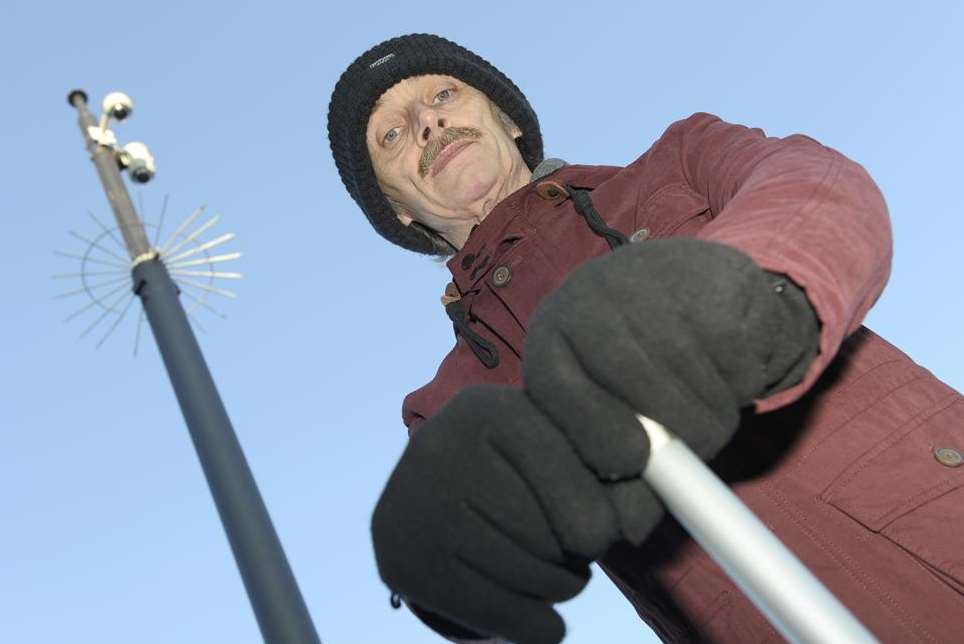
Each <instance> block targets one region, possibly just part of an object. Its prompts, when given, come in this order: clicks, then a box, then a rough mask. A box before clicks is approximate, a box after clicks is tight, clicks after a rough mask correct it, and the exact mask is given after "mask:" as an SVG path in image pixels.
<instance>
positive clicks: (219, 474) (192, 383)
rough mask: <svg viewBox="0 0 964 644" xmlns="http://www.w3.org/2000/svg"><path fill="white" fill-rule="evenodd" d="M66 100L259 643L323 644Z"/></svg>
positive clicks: (111, 179)
mask: <svg viewBox="0 0 964 644" xmlns="http://www.w3.org/2000/svg"><path fill="white" fill-rule="evenodd" d="M67 100H68V102H69V103H70V104H71V105H72V106H74V107H75V108H77V112H78V114H79V124H80V129H81V132H82V133H83V136H84V140H85V142H86V144H87V149H88V150H89V151H90V154H91V159H92V160H93V162H94V165H95V166H96V167H97V172H98V174H99V175H100V180H101V183H103V185H104V191H105V192H106V193H107V200H108V201H109V202H110V205H111V208H112V209H113V211H114V216H115V217H116V219H117V224H118V226H119V227H120V229H121V232H122V233H123V237H124V242H125V244H126V246H127V250H128V252H129V254H130V257H131V260H132V267H133V269H132V276H133V280H134V292H135V293H137V295H138V296H139V297H140V298H141V301H142V302H143V305H144V311H145V313H146V315H147V319H148V320H149V322H150V325H151V329H152V330H153V332H154V338H155V340H156V341H157V346H158V349H159V350H160V353H161V356H162V358H163V360H164V365H165V367H167V372H168V375H169V377H170V379H171V384H172V385H173V387H174V393H175V394H176V396H177V400H178V403H179V404H180V407H181V412H182V413H183V414H184V420H185V421H186V423H187V426H188V430H189V432H190V434H191V439H192V440H193V441H194V447H195V449H196V450H197V454H198V458H199V459H200V461H201V467H202V469H203V470H204V475H205V477H206V478H207V481H208V486H209V487H210V489H211V494H212V495H213V496H214V502H215V505H216V506H217V509H218V513H219V514H220V516H221V522H222V524H223V525H224V530H225V532H226V533H227V536H228V541H229V542H230V544H231V549H232V550H233V552H234V558H235V561H236V562H237V565H238V569H239V571H240V572H241V578H242V579H243V580H244V584H245V588H246V589H247V592H248V598H249V599H250V601H251V605H252V607H253V609H254V614H255V617H256V618H257V621H258V626H259V627H260V629H261V634H262V636H263V638H264V641H265V642H267V643H268V644H282V643H283V644H289V643H291V644H320V640H319V639H318V635H317V633H316V632H315V628H314V625H313V624H312V621H311V616H310V615H309V614H308V609H307V607H306V606H305V602H304V599H303V598H302V596H301V592H300V591H299V590H298V584H297V582H296V581H295V578H294V574H293V573H292V571H291V567H290V566H289V565H288V560H287V558H286V557H285V554H284V550H283V549H282V547H281V542H280V541H279V540H278V535H277V533H276V532H275V530H274V527H273V526H272V523H271V518H270V517H269V516H268V510H267V508H266V507H265V504H264V501H263V500H262V498H261V494H260V493H259V492H258V487H257V485H256V483H255V481H254V477H253V476H252V474H251V470H250V469H249V467H248V464H247V461H246V460H245V458H244V453H243V452H242V450H241V445H240V444H239V443H238V439H237V436H236V435H235V433H234V429H233V428H232V426H231V421H230V420H229V419H228V414H227V411H226V410H225V408H224V404H223V403H222V401H221V397H220V396H219V395H218V391H217V388H216V386H215V384H214V380H213V379H212V377H211V374H210V372H209V371H208V368H207V365H206V363H205V361H204V356H203V355H202V354H201V349H200V347H199V346H198V344H197V340H196V339H195V337H194V333H193V332H192V331H191V327H190V324H189V323H188V319H187V316H186V315H185V313H184V309H183V308H182V307H181V302H180V300H179V299H178V291H177V287H176V286H175V285H174V282H173V281H172V280H171V277H170V275H169V274H168V272H167V269H166V268H165V266H164V264H163V263H162V262H161V260H160V259H159V256H158V253H157V251H155V250H152V249H151V247H150V244H149V243H148V241H147V235H146V234H145V232H144V226H143V224H142V223H141V221H140V219H139V218H138V217H137V214H136V212H135V211H134V207H133V204H132V203H131V199H130V195H129V194H128V193H127V188H126V187H125V186H124V183H123V181H122V179H121V175H120V171H119V169H118V166H117V161H116V159H115V157H114V152H113V150H112V149H111V148H110V147H109V146H107V145H102V144H101V143H98V141H97V140H95V139H96V138H97V135H98V134H99V133H100V130H99V129H98V127H97V124H96V123H95V121H94V118H93V116H92V115H91V114H90V112H89V111H88V110H87V96H86V95H85V94H84V92H82V91H80V90H75V91H73V92H71V93H70V95H69V96H68V99H67ZM100 134H102V133H100Z"/></svg>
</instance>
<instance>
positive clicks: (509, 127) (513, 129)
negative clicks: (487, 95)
mask: <svg viewBox="0 0 964 644" xmlns="http://www.w3.org/2000/svg"><path fill="white" fill-rule="evenodd" d="M492 107H494V108H495V113H496V114H497V115H498V117H499V120H500V121H501V122H502V127H504V128H505V132H506V134H508V135H509V136H511V137H512V138H513V139H518V138H519V137H521V136H522V130H521V129H519V126H518V125H516V124H515V121H513V120H512V117H511V116H509V115H508V114H506V113H505V112H503V111H502V109H501V108H499V106H498V105H496V104H495V103H492Z"/></svg>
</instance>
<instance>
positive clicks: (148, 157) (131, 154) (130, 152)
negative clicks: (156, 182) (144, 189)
mask: <svg viewBox="0 0 964 644" xmlns="http://www.w3.org/2000/svg"><path fill="white" fill-rule="evenodd" d="M119 160H120V162H121V165H123V166H124V167H125V168H127V172H128V173H129V174H130V175H131V179H133V180H134V181H136V182H137V183H147V182H148V181H150V180H151V179H153V178H154V173H155V172H157V167H156V166H155V164H154V155H153V154H151V151H150V150H149V149H147V146H146V145H145V144H143V143H141V142H140V141H131V142H130V143H128V144H127V145H125V146H124V147H123V148H121V152H120V157H119Z"/></svg>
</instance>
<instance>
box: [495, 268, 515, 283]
mask: <svg viewBox="0 0 964 644" xmlns="http://www.w3.org/2000/svg"><path fill="white" fill-rule="evenodd" d="M511 279H512V270H511V269H510V268H509V267H508V266H499V267H498V268H496V269H495V270H494V271H492V286H497V287H499V288H502V287H503V286H505V285H506V284H508V283H509V280H511Z"/></svg>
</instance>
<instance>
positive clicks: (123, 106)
mask: <svg viewBox="0 0 964 644" xmlns="http://www.w3.org/2000/svg"><path fill="white" fill-rule="evenodd" d="M101 107H102V108H103V110H104V114H105V115H107V116H110V117H111V118H114V119H117V120H118V121H123V120H124V119H126V118H127V117H128V116H130V115H131V112H133V111H134V101H132V100H131V97H130V96H128V95H127V94H125V93H124V92H111V93H110V94H108V95H107V96H105V97H104V102H103V103H102V104H101Z"/></svg>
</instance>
